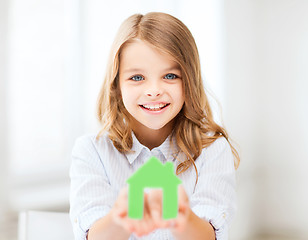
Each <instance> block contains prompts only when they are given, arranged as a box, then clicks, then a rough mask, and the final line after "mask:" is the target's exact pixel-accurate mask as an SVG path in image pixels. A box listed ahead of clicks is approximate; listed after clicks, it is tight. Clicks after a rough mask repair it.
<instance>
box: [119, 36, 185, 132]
mask: <svg viewBox="0 0 308 240" xmlns="http://www.w3.org/2000/svg"><path fill="white" fill-rule="evenodd" d="M119 80H120V89H121V94H122V100H123V103H124V106H125V108H126V110H127V111H128V112H129V113H130V115H131V116H132V117H133V126H132V127H133V130H138V129H142V128H143V127H144V126H145V127H146V128H148V129H151V130H159V129H162V128H163V127H164V126H171V125H172V120H173V119H174V117H175V116H176V115H177V114H178V113H179V112H180V110H181V109H182V106H183V104H184V91H183V83H182V79H181V70H180V67H179V66H178V64H177V63H176V62H175V61H173V60H172V58H171V57H170V56H169V55H167V54H164V53H161V52H159V51H158V50H157V49H155V48H153V47H152V46H151V45H149V44H148V43H146V42H144V41H142V40H135V41H133V42H132V43H129V44H128V45H126V46H125V47H124V48H123V49H122V52H121V56H120V68H119ZM168 123H169V124H168ZM142 125H143V126H142ZM170 131H171V129H170Z"/></svg>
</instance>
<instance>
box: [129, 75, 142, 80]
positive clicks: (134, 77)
mask: <svg viewBox="0 0 308 240" xmlns="http://www.w3.org/2000/svg"><path fill="white" fill-rule="evenodd" d="M130 79H132V80H134V81H141V80H144V78H143V77H142V76H141V75H135V76H133V77H131V78H130Z"/></svg>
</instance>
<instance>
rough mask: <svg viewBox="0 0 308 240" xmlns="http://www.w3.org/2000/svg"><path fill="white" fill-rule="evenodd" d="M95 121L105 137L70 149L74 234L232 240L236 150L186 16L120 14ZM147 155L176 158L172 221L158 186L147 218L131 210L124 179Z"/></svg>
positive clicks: (149, 197) (147, 204) (92, 238)
mask: <svg viewBox="0 0 308 240" xmlns="http://www.w3.org/2000/svg"><path fill="white" fill-rule="evenodd" d="M98 118H99V121H100V123H101V124H102V130H101V131H100V132H99V134H97V135H96V136H95V135H94V136H92V135H91V136H84V137H81V138H79V139H77V141H76V143H75V146H74V149H73V152H72V165H71V171H70V177H71V196H70V197H71V209H70V216H71V220H72V223H73V228H74V233H75V239H76V240H77V239H78V240H84V239H89V240H96V239H100V240H103V239H130V240H133V239H137V238H138V237H141V239H153V240H160V239H194V240H198V239H213V240H214V239H215V238H216V239H219V240H223V239H227V238H228V226H229V224H230V221H231V219H232V217H233V215H234V211H235V168H236V167H237V166H238V163H239V157H238V154H237V152H236V151H235V149H234V148H233V147H232V145H231V144H230V143H229V140H228V135H227V133H226V131H225V130H224V129H223V128H222V127H220V126H219V125H217V124H216V123H215V122H214V120H213V116H212V112H211V109H210V106H209V102H208V100H207V97H206V95H205V91H204V88H203V83H202V78H201V72H200V62H199V56H198V51H197V47H196V44H195V41H194V39H193V37H192V35H191V33H190V31H189V30H188V29H187V27H186V26H185V25H184V24H183V23H182V22H181V21H179V20H178V19H176V18H174V17H172V16H170V15H168V14H164V13H148V14H146V15H144V16H143V15H140V14H136V15H133V16H131V17H129V18H128V19H127V20H125V21H124V23H123V24H122V25H121V27H120V29H119V32H118V34H117V36H116V39H115V42H114V44H113V46H112V51H111V54H110V58H109V62H108V66H107V72H106V76H105V79H104V83H103V86H102V89H101V91H100V94H99V99H98ZM150 156H156V157H157V158H158V159H160V160H161V161H162V162H163V163H164V162H166V161H172V162H173V163H174V165H175V166H176V174H177V175H178V177H179V178H181V180H182V182H183V186H181V187H180V188H179V192H178V194H179V196H178V199H179V209H178V216H177V218H176V219H172V220H168V221H167V220H163V219H162V217H161V214H162V213H161V211H162V206H161V205H162V201H161V200H162V193H161V191H159V190H152V191H150V192H147V193H145V195H144V217H143V219H142V220H134V219H130V218H128V216H127V212H128V209H127V206H128V205H127V188H126V187H125V185H126V184H125V181H126V179H128V178H129V177H130V176H131V175H132V174H133V173H134V172H135V171H136V170H137V169H138V168H139V167H140V166H142V165H143V164H144V163H145V161H147V159H148V158H149V157H150ZM157 177H158V178H159V176H157ZM138 239H139V238H138Z"/></svg>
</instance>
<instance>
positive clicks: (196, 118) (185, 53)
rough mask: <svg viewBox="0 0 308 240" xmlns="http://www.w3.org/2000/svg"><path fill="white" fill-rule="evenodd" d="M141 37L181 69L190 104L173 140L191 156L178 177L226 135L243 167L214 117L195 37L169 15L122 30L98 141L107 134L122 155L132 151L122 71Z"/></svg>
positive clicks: (100, 109)
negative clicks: (125, 52) (124, 56)
mask: <svg viewBox="0 0 308 240" xmlns="http://www.w3.org/2000/svg"><path fill="white" fill-rule="evenodd" d="M136 38H138V39H141V40H143V41H146V42H148V43H149V44H151V45H152V46H153V47H155V48H157V49H158V50H160V51H162V52H164V53H167V54H169V55H170V56H172V57H173V59H174V60H175V61H176V62H177V63H178V64H179V66H180V67H181V71H182V81H183V88H184V94H185V102H184V105H183V108H182V110H181V111H180V113H179V114H178V116H177V117H176V123H175V125H174V130H173V135H172V137H171V139H172V138H173V137H175V139H176V142H177V145H178V147H179V148H180V150H181V151H182V152H183V153H185V155H186V157H187V158H186V160H185V161H183V162H181V163H180V164H179V165H178V166H177V174H180V173H181V172H184V171H186V170H187V169H188V168H189V167H190V166H191V165H193V166H194V167H195V170H196V173H197V169H196V165H195V162H194V161H195V160H196V159H197V158H198V156H200V154H201V152H202V149H203V148H204V147H207V146H209V145H211V144H212V143H213V142H214V141H215V140H216V139H217V138H220V137H225V138H226V139H227V141H228V142H229V144H230V147H231V149H232V152H233V155H234V159H235V161H234V165H235V167H236V168H237V167H238V165H239V162H240V159H239V155H238V153H237V151H236V150H235V148H234V147H233V146H232V144H231V143H230V141H229V137H228V134H227V132H226V130H225V129H224V128H223V127H221V126H219V125H218V124H216V123H215V122H214V119H213V115H212V111H211V108H210V105H209V101H208V99H207V96H206V94H205V90H204V86H203V81H202V77H201V70H200V60H199V53H198V50H197V46H196V43H195V41H194V38H193V36H192V34H191V33H190V31H189V30H188V28H187V27H186V26H185V25H184V24H183V23H182V22H181V21H180V20H178V19H177V18H175V17H173V16H171V15H169V14H166V13H159V12H151V13H148V14H146V15H141V14H135V15H132V16H131V17H129V18H128V19H126V20H125V21H124V22H123V23H122V25H121V26H120V29H119V31H118V33H117V35H116V38H115V41H114V43H113V45H112V49H111V53H110V56H109V61H108V64H107V69H106V75H105V79H104V82H103V85H102V88H101V91H100V93H99V98H98V104H97V114H98V120H99V122H100V123H101V125H102V130H101V131H100V133H99V134H98V136H97V138H99V137H100V136H101V134H102V133H103V132H108V136H109V138H110V139H111V140H112V142H113V144H114V146H115V147H116V148H117V149H118V151H120V152H122V153H125V152H130V151H131V148H132V144H133V140H132V129H131V128H130V124H129V114H128V112H127V110H126V109H125V107H124V105H123V102H122V98H121V92H120V90H119V76H118V71H119V59H120V54H121V50H122V49H123V47H124V45H125V44H126V43H128V42H130V41H132V40H133V39H136ZM197 176H198V174H197ZM196 181H197V180H196Z"/></svg>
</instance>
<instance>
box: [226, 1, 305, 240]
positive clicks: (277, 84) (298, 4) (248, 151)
mask: <svg viewBox="0 0 308 240" xmlns="http://www.w3.org/2000/svg"><path fill="white" fill-rule="evenodd" d="M307 12H308V2H307V1H300V0H297V1H290V0H279V1H278V0H263V1H255V0H249V1H247V0H235V1H225V13H226V15H225V22H226V34H227V35H226V36H227V37H226V49H227V51H226V67H227V68H226V69H227V71H226V73H225V79H226V85H225V91H226V102H227V109H226V110H227V112H226V114H225V116H226V117H225V119H226V123H227V125H228V127H229V129H230V131H231V133H232V134H233V135H234V136H236V138H235V140H237V142H238V143H239V144H240V146H241V154H242V163H241V166H240V168H239V171H238V182H239V189H238V192H239V214H238V216H237V218H236V221H235V223H234V228H233V229H232V235H233V238H234V239H249V237H251V236H253V235H256V236H260V235H263V234H264V235H274V236H278V239H282V238H283V237H284V236H285V237H288V236H289V237H290V239H307V237H308V214H307V213H308V206H307V202H308V190H307V186H306V185H307V184H306V183H307V182H308V175H307V170H308V161H307V160H308V150H307V146H308V126H307V122H308V111H307V109H308V108H307V105H306V104H307V103H308V94H307V90H308V70H307V63H308V45H307V43H308V15H307ZM235 236H236V237H235Z"/></svg>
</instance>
